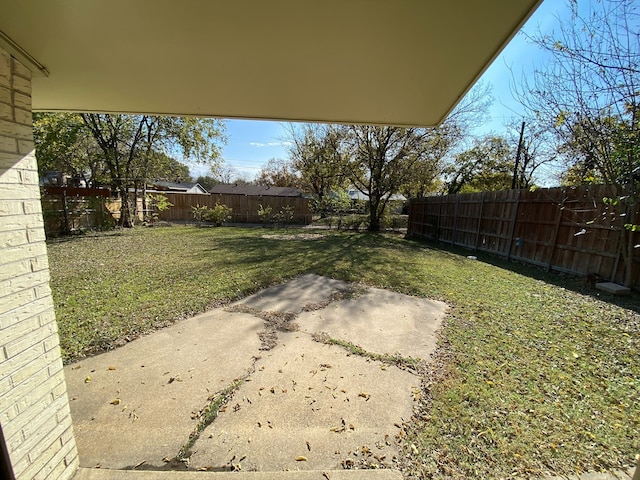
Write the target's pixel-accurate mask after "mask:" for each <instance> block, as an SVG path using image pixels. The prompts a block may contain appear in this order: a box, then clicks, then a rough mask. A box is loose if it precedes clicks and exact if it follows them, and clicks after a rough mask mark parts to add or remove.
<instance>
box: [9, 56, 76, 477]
mask: <svg viewBox="0 0 640 480" xmlns="http://www.w3.org/2000/svg"><path fill="white" fill-rule="evenodd" d="M44 240H45V236H44V227H43V221H42V211H41V207H40V189H39V187H38V173H37V165H36V159H35V155H34V147H33V136H32V128H31V75H30V72H29V71H28V70H27V69H26V68H25V67H24V66H23V65H21V64H20V63H19V62H18V61H16V60H15V59H13V58H12V57H11V56H10V55H9V54H8V53H7V52H6V51H4V50H2V49H0V426H1V427H2V433H3V434H4V439H5V442H6V446H7V450H8V452H9V457H10V460H11V464H12V467H13V472H14V474H15V476H16V478H18V479H68V478H71V477H72V476H73V474H74V472H75V470H76V468H77V465H78V459H77V457H78V456H77V451H76V446H75V440H74V437H73V431H72V428H71V416H70V412H69V404H68V397H67V389H66V384H65V380H64V374H63V370H62V360H61V357H60V348H59V342H58V333H57V328H56V322H55V316H54V312H53V302H52V299H51V290H50V288H49V265H48V261H47V251H46V245H45V241H44ZM0 440H1V439H0Z"/></svg>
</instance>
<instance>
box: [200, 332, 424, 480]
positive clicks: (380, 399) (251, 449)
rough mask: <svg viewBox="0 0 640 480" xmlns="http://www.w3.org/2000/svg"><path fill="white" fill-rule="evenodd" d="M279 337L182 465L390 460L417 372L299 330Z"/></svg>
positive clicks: (303, 465)
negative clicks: (371, 359)
mask: <svg viewBox="0 0 640 480" xmlns="http://www.w3.org/2000/svg"><path fill="white" fill-rule="evenodd" d="M280 342H281V343H280V345H278V346H277V347H276V348H274V349H273V350H271V351H270V352H268V353H267V354H266V355H265V356H264V357H263V358H262V359H261V360H259V361H258V362H257V363H256V368H257V369H256V372H255V373H254V374H253V375H252V378H251V380H252V381H251V382H247V383H245V384H244V385H242V387H241V388H240V389H239V390H238V392H237V394H236V395H235V396H234V399H233V401H232V402H230V404H229V406H228V408H227V409H226V410H225V411H224V412H221V413H220V414H219V416H218V418H217V419H216V421H215V422H214V423H213V424H212V425H210V426H209V427H208V428H207V429H206V430H205V431H204V432H203V434H202V435H201V436H200V439H199V440H198V441H197V442H196V444H195V445H194V447H193V452H194V453H193V455H192V456H191V457H190V461H189V466H190V467H194V468H220V467H225V466H226V467H228V468H231V467H232V466H236V468H238V467H239V468H242V469H243V470H256V471H269V470H334V469H338V470H339V469H343V468H354V467H358V468H363V467H365V468H366V467H392V466H393V463H394V458H395V457H396V456H397V454H398V449H397V446H396V442H395V439H396V435H398V433H399V432H400V427H401V425H402V423H403V422H408V421H409V420H410V418H411V416H412V414H413V409H412V407H413V398H414V396H415V395H419V393H420V379H419V378H418V377H416V376H415V375H413V374H411V373H409V372H406V371H403V370H400V369H398V368H397V367H394V366H387V365H384V364H382V363H380V362H375V361H368V360H367V359H365V358H363V357H359V356H355V355H347V354H346V352H345V350H344V349H343V348H342V347H338V346H331V345H326V344H321V343H318V342H315V341H313V340H312V339H311V336H309V335H307V334H305V333H302V332H293V333H286V334H281V338H280Z"/></svg>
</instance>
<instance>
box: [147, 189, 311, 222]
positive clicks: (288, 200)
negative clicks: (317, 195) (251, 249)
mask: <svg viewBox="0 0 640 480" xmlns="http://www.w3.org/2000/svg"><path fill="white" fill-rule="evenodd" d="M162 195H165V196H166V197H167V199H168V200H169V202H171V203H172V204H173V207H171V208H169V209H167V210H165V211H163V212H159V213H158V220H165V221H169V222H172V221H182V222H184V221H194V218H193V209H192V207H195V206H197V205H200V206H204V205H206V206H207V207H209V208H212V207H214V206H215V205H216V203H220V204H223V205H226V206H227V207H231V208H232V209H233V211H232V213H231V220H230V221H231V222H232V223H260V221H261V219H260V217H259V216H258V209H259V208H260V205H262V206H263V207H265V208H266V207H271V209H272V213H273V214H275V213H278V212H279V211H280V209H281V208H282V207H285V206H292V207H293V208H294V212H293V220H292V222H291V223H295V224H299V225H308V224H310V223H311V207H310V205H309V199H308V198H303V197H284V196H269V195H260V196H257V195H256V196H254V195H224V194H216V193H212V194H207V195H204V194H195V193H163V194H162Z"/></svg>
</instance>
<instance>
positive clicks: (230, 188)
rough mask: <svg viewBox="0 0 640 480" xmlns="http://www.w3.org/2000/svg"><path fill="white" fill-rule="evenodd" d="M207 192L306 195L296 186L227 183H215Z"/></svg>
mask: <svg viewBox="0 0 640 480" xmlns="http://www.w3.org/2000/svg"><path fill="white" fill-rule="evenodd" d="M209 193H217V194H222V195H247V196H269V197H306V195H305V194H304V193H303V192H302V191H301V190H298V189H297V188H289V187H265V186H262V185H238V184H227V183H220V184H218V185H216V186H215V187H213V188H212V189H211V190H209Z"/></svg>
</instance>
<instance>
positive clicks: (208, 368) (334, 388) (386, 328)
mask: <svg viewBox="0 0 640 480" xmlns="http://www.w3.org/2000/svg"><path fill="white" fill-rule="evenodd" d="M349 289H350V286H349V285H347V284H345V283H342V282H338V281H335V280H331V279H327V278H323V277H318V276H316V275H303V276H301V277H298V278H296V279H293V280H292V281H290V282H287V283H286V284H284V285H281V286H276V287H272V288H269V289H265V290H263V291H261V292H259V293H258V294H256V295H252V296H251V297H247V298H246V299H244V300H243V301H241V302H238V304H237V305H241V306H243V307H245V309H247V308H248V309H249V310H250V311H251V312H252V313H243V312H239V311H233V309H231V311H229V309H227V310H223V309H216V310H213V311H211V312H208V313H206V314H203V315H199V316H197V317H194V318H192V319H188V320H185V321H182V322H179V323H177V324H176V325H174V326H172V327H169V328H166V329H163V330H161V331H158V332H156V333H153V334H151V335H149V336H147V337H143V338H140V339H138V340H135V341H134V342H132V343H130V344H128V345H126V346H124V347H122V348H120V349H118V350H115V351H113V352H108V353H105V354H102V355H98V356H96V357H93V358H89V359H86V360H83V361H82V362H79V363H77V364H73V365H69V366H67V367H66V368H65V372H66V376H67V381H68V388H69V395H70V397H71V408H72V417H73V420H74V428H75V434H76V440H77V443H78V449H79V453H80V464H81V466H82V467H89V468H86V469H84V470H82V471H81V472H80V473H79V475H82V476H81V477H79V478H83V479H89V478H96V479H97V478H105V477H103V476H100V475H104V473H103V472H104V471H105V469H127V468H132V467H134V466H138V468H140V469H150V470H159V469H168V468H182V469H184V466H185V465H183V464H182V463H180V462H175V461H174V462H167V461H166V460H170V459H175V457H176V456H177V455H178V452H179V451H180V448H181V447H182V446H183V445H184V444H185V443H186V442H187V440H188V438H189V435H190V434H191V433H192V432H193V431H194V428H195V427H196V423H197V421H198V412H201V411H202V410H203V409H205V408H206V407H207V406H208V404H209V401H210V399H211V398H212V396H213V395H214V394H215V393H216V392H219V391H221V390H223V389H224V388H226V387H228V386H229V385H231V384H232V383H233V381H234V380H235V379H238V378H240V377H243V376H245V375H246V374H247V372H251V373H250V375H249V376H248V377H247V378H246V381H245V382H244V383H243V384H242V385H241V386H240V388H239V389H238V390H237V391H236V392H235V394H234V396H233V397H232V398H231V400H230V401H229V402H228V403H227V405H226V406H225V407H224V408H223V411H221V412H220V414H219V416H218V418H217V419H216V420H215V421H214V422H213V423H212V424H211V425H209V426H208V427H207V428H206V429H205V430H204V432H202V434H201V435H200V437H199V438H198V440H197V441H196V442H195V444H194V445H193V447H192V448H191V449H190V451H188V452H187V455H186V457H187V458H186V459H185V462H184V463H185V464H187V465H188V466H189V468H192V469H197V468H201V469H209V470H212V471H220V470H228V469H230V468H235V469H242V470H243V471H245V472H246V471H250V470H257V471H259V472H262V473H259V472H258V473H253V476H251V478H265V479H266V478H288V477H283V476H282V472H283V471H285V470H290V471H291V472H293V471H298V472H299V476H292V477H291V478H299V479H305V480H306V479H311V478H325V479H326V478H327V476H326V475H329V477H328V478H330V479H338V480H339V479H342V478H345V479H346V478H380V479H387V478H388V479H391V478H401V477H399V475H400V474H399V473H398V472H397V471H393V470H381V471H373V470H369V471H367V473H364V472H362V473H357V472H356V471H351V470H343V468H344V467H364V466H369V467H371V466H379V467H389V468H393V461H394V456H395V455H397V447H396V444H395V436H396V435H398V433H399V432H400V430H401V428H400V427H401V425H402V423H403V422H405V421H409V419H410V417H411V415H412V411H413V407H414V398H415V395H417V394H418V391H419V388H418V387H419V384H420V379H419V378H418V377H416V376H415V375H413V374H412V373H411V372H409V371H405V370H401V369H399V368H397V367H395V366H392V365H386V364H383V363H381V362H378V361H371V360H368V359H366V358H363V357H360V356H355V355H352V354H350V353H349V352H348V351H347V350H345V349H344V348H342V347H339V346H331V345H327V344H324V343H320V342H318V341H315V340H314V338H315V339H316V340H317V337H316V336H315V335H314V334H315V333H317V332H319V331H323V332H327V333H329V334H331V335H335V336H336V337H337V338H340V339H342V340H346V341H349V342H352V343H354V344H357V345H360V346H362V347H364V348H365V349H367V350H368V351H370V352H371V353H380V354H384V353H389V354H394V353H397V352H400V353H402V354H404V355H411V356H413V357H420V358H423V359H425V360H426V359H428V358H429V356H430V354H431V352H432V350H433V348H434V345H435V344H434V338H435V337H434V332H435V330H436V329H437V328H438V326H439V324H440V322H441V320H442V317H443V315H444V305H443V304H437V303H433V302H427V303H424V302H425V301H423V300H419V299H414V298H411V297H406V296H402V295H397V294H389V292H384V291H381V290H372V291H370V292H369V293H365V294H364V295H362V296H360V297H358V298H352V299H343V300H336V296H335V293H336V292H345V291H348V290H349ZM237 305H236V307H237ZM305 307H307V308H306V309H305ZM303 310H311V311H303ZM260 312H271V313H273V312H292V313H295V314H298V318H297V319H295V320H294V322H295V323H296V324H297V325H298V328H299V330H298V331H289V332H283V331H277V332H276V331H274V330H273V326H271V327H269V328H271V330H272V331H271V334H272V335H275V338H276V340H275V346H274V348H273V349H271V350H268V351H263V350H260V348H261V345H262V346H264V344H263V343H261V339H260V337H259V334H261V333H264V332H265V329H266V330H268V328H267V326H266V323H265V322H264V320H263V319H262V318H261V316H260ZM343 324H344V325H343ZM347 324H348V325H347ZM290 327H291V329H293V330H295V328H294V327H293V326H291V325H290ZM372 464H375V465H372ZM176 465H177V467H176ZM96 466H99V467H101V468H100V469H92V468H90V467H96ZM111 471H112V472H113V470H111ZM269 471H271V472H278V475H277V476H275V477H271V476H268V475H269V473H268V472H269ZM305 472H306V473H305ZM374 472H375V473H374ZM134 473H135V474H136V475H158V476H156V477H148V476H147V477H144V478H165V477H163V476H162V475H164V472H159V471H156V472H125V473H120V472H118V473H117V475H123V476H122V478H125V477H124V476H126V475H127V474H128V475H132V474H134ZM172 473H173V474H175V473H177V472H169V474H172ZM202 473H204V472H198V474H202ZM206 473H207V474H208V475H209V474H212V473H211V472H206ZM115 474H116V473H113V475H115ZM291 474H292V473H291ZM325 474H326V475H325ZM92 475H95V476H92ZM233 475H236V476H235V477H234V478H242V477H238V476H237V475H238V472H233ZM260 475H263V476H260ZM265 475H266V476H265ZM288 475H289V474H288ZM319 475H320V476H319ZM109 478H120V477H115V476H110V477H109ZM127 478H130V477H127ZM131 478H134V477H131ZM135 478H138V477H135ZM139 478H143V477H139Z"/></svg>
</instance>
